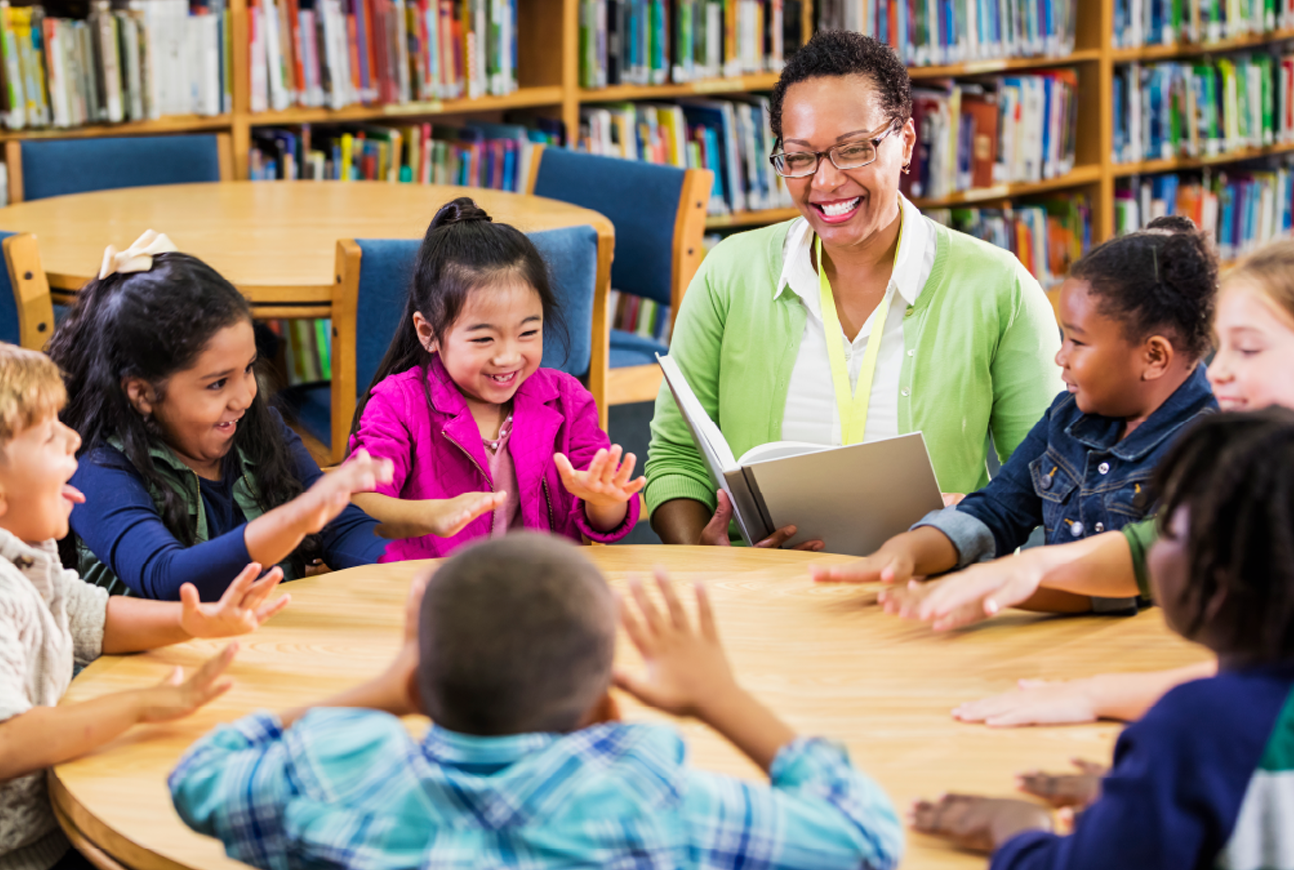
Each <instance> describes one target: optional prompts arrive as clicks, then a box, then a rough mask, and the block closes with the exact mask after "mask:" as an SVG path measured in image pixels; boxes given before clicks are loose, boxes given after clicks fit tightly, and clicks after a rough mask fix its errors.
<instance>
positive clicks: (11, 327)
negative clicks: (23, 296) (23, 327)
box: [0, 231, 22, 344]
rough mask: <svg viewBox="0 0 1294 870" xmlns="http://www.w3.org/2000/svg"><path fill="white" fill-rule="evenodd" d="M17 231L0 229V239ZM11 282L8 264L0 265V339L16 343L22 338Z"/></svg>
mask: <svg viewBox="0 0 1294 870" xmlns="http://www.w3.org/2000/svg"><path fill="white" fill-rule="evenodd" d="M13 235H17V233H6V232H4V231H0V241H4V240H5V239H7V238H9V237H10V236H13ZM13 291H14V288H13V282H12V281H10V280H9V268H8V264H7V263H6V264H3V265H0V341H7V342H9V343H10V344H18V343H19V342H20V341H21V340H22V334H21V331H20V329H19V320H18V300H17V299H16V298H15V297H14V292H13Z"/></svg>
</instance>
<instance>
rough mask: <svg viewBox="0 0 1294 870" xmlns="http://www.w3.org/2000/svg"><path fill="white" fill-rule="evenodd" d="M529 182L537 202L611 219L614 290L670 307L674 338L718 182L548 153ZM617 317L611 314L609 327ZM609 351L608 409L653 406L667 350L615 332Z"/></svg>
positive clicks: (703, 173) (539, 156)
mask: <svg viewBox="0 0 1294 870" xmlns="http://www.w3.org/2000/svg"><path fill="white" fill-rule="evenodd" d="M528 182H529V186H530V190H529V192H531V193H534V194H535V195H537V196H546V197H549V198H551V199H559V200H562V201H563V202H569V203H572V204H574V205H580V206H584V207H585V208H591V209H593V210H594V211H598V212H601V213H602V214H603V215H605V216H606V217H607V218H608V219H610V221H611V223H612V224H614V225H615V230H616V250H615V262H614V263H613V264H612V266H611V286H612V287H613V288H615V289H616V290H619V291H621V292H625V293H632V294H634V295H636V296H642V297H645V298H648V299H653V300H655V301H656V302H658V303H659V304H661V305H668V306H669V307H670V327H671V330H672V328H673V319H674V317H676V316H677V315H678V307H679V304H680V303H681V302H682V301H683V293H684V292H685V291H686V290H687V285H688V283H689V282H691V280H692V276H693V275H694V274H696V270H697V267H699V266H700V265H701V258H702V257H703V256H704V253H705V251H704V249H703V247H702V237H703V236H704V235H705V213H706V205H707V203H708V202H709V199H710V186H711V184H713V182H714V176H713V174H712V173H710V172H709V171H708V170H704V169H679V168H677V167H673V166H661V165H657V164H652V163H642V162H639V161H635V160H621V159H619V158H615V157H601V156H598V155H595V154H585V153H583V152H579V151H570V150H568V149H565V148H544V149H541V150H539V151H538V152H537V153H536V155H535V158H534V161H533V162H532V171H531V178H530V179H529V180H528ZM613 317H614V312H608V315H607V318H608V320H611V319H613ZM608 344H609V353H608V361H607V365H608V369H607V389H606V393H607V402H608V403H609V404H612V405H620V404H626V403H629V402H646V401H652V400H654V399H655V398H656V393H657V391H658V390H659V389H660V382H661V373H660V368H659V367H658V366H657V365H656V359H655V354H657V353H660V354H665V353H668V352H669V347H668V345H667V344H665V343H664V342H660V341H657V340H655V339H654V338H643V337H642V336H639V335H634V334H631V333H628V332H623V331H621V330H618V329H612V330H610V336H609V341H608ZM599 407H601V406H599Z"/></svg>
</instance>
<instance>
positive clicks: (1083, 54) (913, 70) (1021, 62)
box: [908, 48, 1101, 82]
mask: <svg viewBox="0 0 1294 870" xmlns="http://www.w3.org/2000/svg"><path fill="white" fill-rule="evenodd" d="M1100 59H1101V50H1100V49H1099V48H1084V49H1079V50H1077V51H1074V52H1071V53H1070V54H1062V55H1039V56H1036V57H1003V58H996V59H992V60H970V61H966V62H965V63H955V64H950V65H948V66H910V67H908V77H909V78H911V79H912V81H913V82H919V81H921V80H923V79H944V78H957V77H959V76H976V75H987V74H990V73H998V72H1011V71H1013V70H1030V69H1049V68H1051V67H1057V66H1069V65H1070V64H1076V63H1090V62H1092V61H1096V60H1100Z"/></svg>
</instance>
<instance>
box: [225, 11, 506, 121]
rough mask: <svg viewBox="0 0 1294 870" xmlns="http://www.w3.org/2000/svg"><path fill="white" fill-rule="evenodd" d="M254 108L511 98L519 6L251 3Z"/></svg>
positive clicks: (250, 24) (331, 106)
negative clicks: (495, 96) (487, 97)
mask: <svg viewBox="0 0 1294 870" xmlns="http://www.w3.org/2000/svg"><path fill="white" fill-rule="evenodd" d="M248 38H249V41H250V46H249V48H250V63H251V110H252V111H253V112H263V111H266V110H270V109H273V110H275V111H281V110H283V109H286V108H288V107H289V106H314V107H323V106H326V107H328V108H331V109H341V108H343V107H345V106H351V105H356V104H361V103H362V104H399V103H409V102H413V101H419V102H429V101H437V100H448V99H458V98H462V97H467V98H477V97H482V96H485V95H486V94H493V95H503V94H510V93H512V92H513V91H515V90H516V89H517V4H516V0H250V2H249V9H248Z"/></svg>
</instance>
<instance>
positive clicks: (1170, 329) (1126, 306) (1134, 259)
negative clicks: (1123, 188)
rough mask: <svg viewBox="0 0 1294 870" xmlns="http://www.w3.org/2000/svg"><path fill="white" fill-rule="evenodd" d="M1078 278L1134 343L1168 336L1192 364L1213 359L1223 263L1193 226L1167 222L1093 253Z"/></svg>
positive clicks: (1078, 266)
mask: <svg viewBox="0 0 1294 870" xmlns="http://www.w3.org/2000/svg"><path fill="white" fill-rule="evenodd" d="M1069 274H1070V277H1071V278H1075V279H1078V280H1081V281H1086V282H1087V285H1088V286H1089V287H1090V288H1091V291H1092V293H1094V294H1095V295H1096V296H1097V297H1099V302H1098V304H1099V308H1100V310H1101V312H1102V313H1103V314H1105V315H1106V316H1107V317H1112V318H1114V319H1115V320H1117V321H1119V322H1120V323H1122V324H1123V327H1124V331H1125V333H1126V335H1127V336H1128V338H1129V340H1131V341H1133V342H1138V341H1141V340H1142V339H1144V338H1146V337H1147V336H1150V335H1154V334H1155V333H1157V332H1162V333H1164V335H1165V337H1166V338H1168V339H1169V341H1171V342H1172V343H1173V347H1174V348H1175V349H1176V350H1177V351H1178V352H1179V353H1182V354H1185V355H1186V356H1187V357H1189V358H1190V359H1191V360H1198V359H1200V358H1201V357H1203V356H1204V355H1205V354H1206V353H1208V352H1209V348H1210V347H1211V345H1212V341H1213V308H1214V305H1215V303H1216V301H1217V295H1218V258H1217V254H1216V253H1215V251H1214V247H1213V243H1212V242H1211V241H1210V240H1209V237H1208V235H1207V234H1206V233H1203V232H1201V231H1200V230H1198V229H1196V228H1195V224H1194V223H1192V222H1191V220H1190V218H1185V217H1181V216H1179V215H1173V216H1169V217H1159V218H1155V219H1154V220H1152V221H1151V222H1150V223H1149V224H1147V225H1146V229H1144V230H1142V231H1140V232H1135V233H1129V234H1128V235H1125V236H1118V237H1117V238H1113V239H1110V240H1109V241H1107V242H1104V243H1102V244H1100V245H1097V246H1096V247H1095V248H1093V249H1092V250H1090V251H1088V252H1087V253H1086V254H1085V255H1083V257H1082V258H1081V259H1079V261H1078V262H1077V263H1075V264H1074V266H1073V268H1072V269H1070V273H1069Z"/></svg>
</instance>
